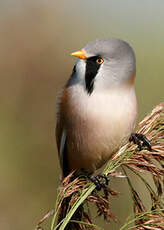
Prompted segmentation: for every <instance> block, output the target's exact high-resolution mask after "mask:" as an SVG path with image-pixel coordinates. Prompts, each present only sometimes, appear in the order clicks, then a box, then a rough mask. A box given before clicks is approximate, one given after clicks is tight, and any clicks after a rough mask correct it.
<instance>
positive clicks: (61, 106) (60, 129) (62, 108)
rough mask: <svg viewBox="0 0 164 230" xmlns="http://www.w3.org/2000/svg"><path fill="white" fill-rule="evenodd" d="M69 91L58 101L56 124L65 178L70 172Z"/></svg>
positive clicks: (64, 91) (61, 94)
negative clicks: (66, 117) (67, 111)
mask: <svg viewBox="0 0 164 230" xmlns="http://www.w3.org/2000/svg"><path fill="white" fill-rule="evenodd" d="M67 93H68V92H67V89H66V88H65V89H63V90H62V92H61V93H60V95H59V97H58V101H57V122H56V142H57V148H58V156H59V160H60V166H61V169H62V172H63V176H64V177H65V176H67V175H68V174H69V172H70V170H69V167H68V151H67V131H66V129H65V127H64V124H65V116H64V115H65V113H66V105H67Z"/></svg>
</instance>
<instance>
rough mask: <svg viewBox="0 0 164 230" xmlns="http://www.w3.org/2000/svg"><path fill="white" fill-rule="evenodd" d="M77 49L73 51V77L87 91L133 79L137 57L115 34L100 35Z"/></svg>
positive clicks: (114, 85) (121, 83)
mask: <svg viewBox="0 0 164 230" xmlns="http://www.w3.org/2000/svg"><path fill="white" fill-rule="evenodd" d="M80 52H81V53H80V54H79V53H78V52H75V53H73V54H72V55H74V56H77V57H79V58H78V59H77V61H76V66H75V71H76V74H75V77H76V81H78V82H79V83H80V84H82V85H83V86H84V87H85V90H86V91H87V92H88V94H89V95H91V94H92V92H94V91H100V90H108V89H111V88H114V87H117V86H122V85H125V84H128V82H132V80H133V78H134V75H135V71H136V60H135V54H134V51H133V49H132V48H131V46H130V45H129V44H128V43H126V42H124V41H122V40H120V39H117V38H102V39H97V40H95V41H93V42H90V43H88V44H87V45H86V46H85V47H84V48H83V49H82V50H81V51H80ZM77 53H78V54H77Z"/></svg>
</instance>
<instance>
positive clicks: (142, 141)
mask: <svg viewBox="0 0 164 230" xmlns="http://www.w3.org/2000/svg"><path fill="white" fill-rule="evenodd" d="M129 141H133V142H134V144H137V145H138V148H139V151H141V150H142V149H143V147H147V148H148V150H149V151H151V150H152V148H151V143H150V141H149V140H148V138H147V137H146V136H145V135H143V134H142V133H132V134H131V136H130V138H129Z"/></svg>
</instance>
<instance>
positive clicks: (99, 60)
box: [96, 57, 104, 65]
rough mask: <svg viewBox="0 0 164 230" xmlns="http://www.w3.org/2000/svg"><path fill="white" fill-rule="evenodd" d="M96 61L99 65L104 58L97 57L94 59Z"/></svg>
mask: <svg viewBox="0 0 164 230" xmlns="http://www.w3.org/2000/svg"><path fill="white" fill-rule="evenodd" d="M96 62H97V64H99V65H101V64H102V63H103V62H104V60H103V59H102V58H100V57H98V58H97V59H96Z"/></svg>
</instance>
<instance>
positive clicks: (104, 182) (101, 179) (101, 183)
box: [88, 174, 109, 191]
mask: <svg viewBox="0 0 164 230" xmlns="http://www.w3.org/2000/svg"><path fill="white" fill-rule="evenodd" d="M88 178H89V179H90V180H91V181H92V182H93V183H94V184H95V185H96V189H97V190H98V191H99V190H101V188H106V187H107V186H108V183H109V177H108V176H107V175H105V174H98V175H97V176H90V175H89V176H88Z"/></svg>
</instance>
